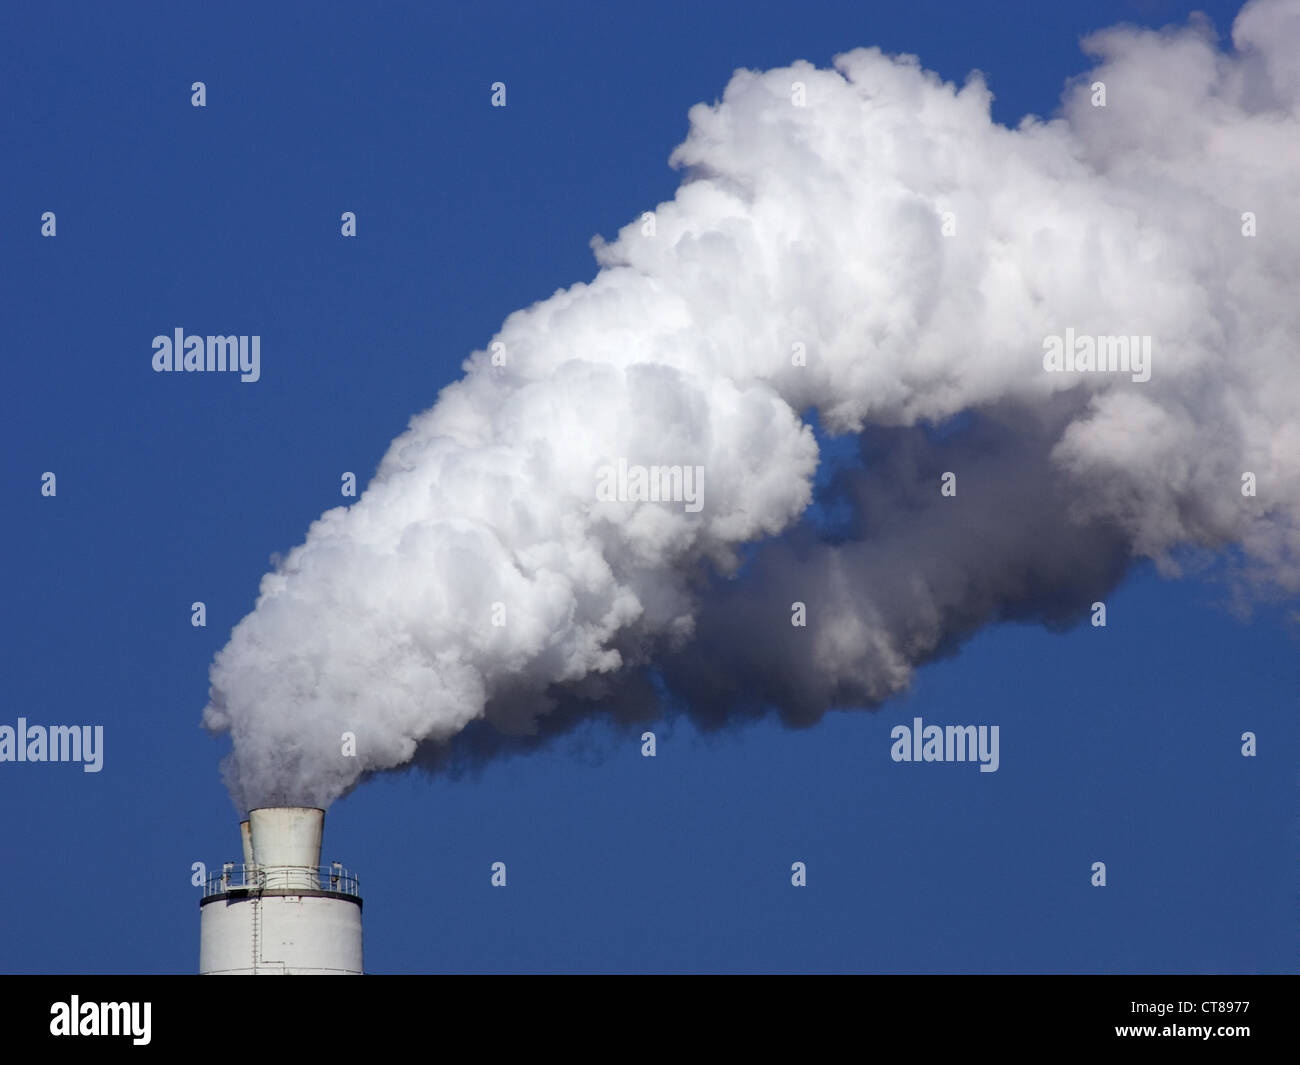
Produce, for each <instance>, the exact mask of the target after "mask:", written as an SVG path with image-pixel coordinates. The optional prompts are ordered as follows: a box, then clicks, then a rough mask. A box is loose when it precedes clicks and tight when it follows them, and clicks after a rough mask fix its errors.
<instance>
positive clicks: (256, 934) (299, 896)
mask: <svg viewBox="0 0 1300 1065" xmlns="http://www.w3.org/2000/svg"><path fill="white" fill-rule="evenodd" d="M324 824H325V811H324V810H317V809H315V808H313V807H306V806H268V807H263V808H262V809H258V810H253V811H251V812H250V813H249V815H248V820H247V821H243V822H241V823H240V826H239V832H240V837H241V840H242V842H243V851H244V861H243V864H236V863H234V862H227V863H225V864H224V865H223V866H222V867H221V872H220V873H212V874H210V875H209V876H208V879H207V884H206V885H205V887H204V889H203V899H202V900H201V901H200V902H199V907H200V909H199V913H200V926H201V930H200V937H199V972H200V973H201V974H204V975H223V974H224V975H250V976H251V975H264V974H268V975H269V974H296V973H303V974H311V973H316V974H331V973H333V974H339V975H346V974H351V975H358V976H359V975H360V974H361V972H362V968H361V895H360V892H359V886H358V884H357V878H356V877H355V876H353V875H352V874H350V873H349V872H348V871H347V870H346V869H344V868H343V867H342V866H341V865H339V863H338V862H334V863H333V864H331V865H330V866H329V867H328V868H321V865H320V844H321V832H322V830H323V828H324Z"/></svg>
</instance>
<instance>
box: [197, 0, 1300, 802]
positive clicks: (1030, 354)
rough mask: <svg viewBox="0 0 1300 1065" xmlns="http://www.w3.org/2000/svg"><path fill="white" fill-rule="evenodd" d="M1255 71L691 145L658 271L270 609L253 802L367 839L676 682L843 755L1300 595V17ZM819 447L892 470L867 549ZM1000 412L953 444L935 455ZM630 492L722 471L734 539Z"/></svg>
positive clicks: (878, 477) (742, 116) (307, 553)
mask: <svg viewBox="0 0 1300 1065" xmlns="http://www.w3.org/2000/svg"><path fill="white" fill-rule="evenodd" d="M1232 38H1233V40H1232V45H1233V47H1231V48H1226V49H1224V50H1221V49H1220V48H1219V46H1218V44H1217V42H1216V40H1215V38H1214V36H1213V33H1212V32H1211V31H1210V30H1208V29H1207V28H1206V27H1205V26H1204V25H1201V24H1199V23H1193V24H1192V25H1191V26H1190V27H1184V28H1181V29H1177V30H1171V31H1166V32H1161V33H1155V32H1146V31H1138V30H1135V29H1132V28H1120V29H1113V30H1108V31H1105V32H1101V33H1098V34H1096V35H1095V36H1093V37H1091V38H1090V39H1088V40H1087V41H1086V42H1085V48H1086V50H1087V51H1088V52H1089V53H1090V54H1092V55H1094V56H1095V57H1096V58H1097V61H1098V65H1097V67H1096V69H1094V70H1093V71H1092V72H1090V73H1089V74H1088V75H1087V76H1085V77H1083V78H1081V79H1078V80H1077V81H1076V82H1073V83H1071V85H1070V86H1068V87H1067V90H1066V92H1065V94H1064V97H1063V103H1062V110H1061V117H1060V118H1058V119H1055V120H1053V121H1050V122H1043V121H1040V120H1037V119H1033V118H1030V119H1026V120H1025V121H1023V122H1022V123H1021V124H1020V126H1019V127H1018V128H1016V129H1014V130H1011V129H1007V128H1005V127H1002V126H999V125H996V124H994V123H993V122H992V121H991V119H990V114H989V103H990V94H989V92H988V90H987V89H986V88H985V85H984V83H983V81H982V80H981V78H980V77H978V76H972V77H971V78H970V79H969V80H968V81H967V82H966V84H965V85H964V86H962V87H960V88H957V87H955V86H953V85H951V84H945V83H942V82H941V81H940V80H939V79H938V78H937V77H935V76H934V75H932V74H930V73H927V72H926V71H924V70H923V69H922V68H921V67H920V65H919V64H918V63H917V62H916V61H915V60H914V59H913V58H911V57H908V56H902V57H889V56H885V55H883V54H881V53H880V52H879V51H877V50H875V49H866V50H857V51H853V52H850V53H848V54H845V55H842V56H840V57H839V58H838V59H837V60H836V61H835V69H834V70H819V69H816V68H814V67H812V66H810V65H808V64H806V63H802V62H800V63H795V64H794V65H793V66H791V67H789V68H786V69H780V70H772V71H768V72H766V73H754V72H750V71H740V72H737V73H736V74H735V75H734V77H733V78H732V80H731V82H730V84H729V85H728V86H727V88H726V92H725V95H724V97H723V99H722V101H721V102H720V103H716V104H714V105H713V106H705V105H699V106H697V107H695V108H693V109H692V111H691V114H690V119H691V128H690V133H689V135H688V137H687V139H686V142H685V143H684V144H682V145H681V146H680V147H679V148H678V149H677V150H676V151H675V152H674V153H673V156H672V160H673V162H674V163H675V164H676V165H679V166H682V167H684V168H685V171H686V180H685V182H684V183H683V184H682V186H681V187H680V189H679V190H678V192H677V194H676V196H675V198H674V199H673V201H672V202H671V203H665V204H661V205H660V206H659V207H658V208H657V209H656V211H655V215H656V219H655V221H656V228H655V232H654V235H653V236H646V235H643V233H642V227H641V223H640V221H639V220H638V221H637V222H635V223H633V224H632V225H629V226H628V227H627V228H626V229H624V230H623V232H622V233H621V234H620V235H619V238H618V240H616V241H615V242H613V243H609V244H606V243H602V242H600V241H596V242H595V250H596V256H597V259H598V261H599V263H600V266H601V270H600V273H599V274H598V276H597V277H596V278H595V280H593V281H592V282H591V283H590V284H578V285H575V286H573V287H572V288H569V289H567V290H564V291H560V292H557V293H556V294H555V295H554V296H552V297H551V298H550V299H548V300H545V301H543V302H541V303H538V304H536V305H535V306H533V307H531V308H529V309H527V310H523V311H519V312H517V313H515V314H513V315H511V316H510V317H509V318H508V319H507V320H506V322H505V323H504V325H503V326H502V327H501V330H500V332H499V333H498V334H497V336H496V337H495V338H493V339H494V341H500V342H501V343H502V344H504V346H505V347H504V351H505V353H506V361H505V365H504V366H494V365H492V360H491V356H490V354H489V353H488V352H487V351H484V352H479V353H476V354H475V355H474V356H473V357H472V358H470V359H469V360H468V361H467V363H466V366H465V369H466V374H465V376H464V378H463V379H462V380H460V381H458V382H456V383H455V384H452V385H450V386H449V387H447V388H446V389H445V390H444V391H443V392H442V394H441V395H440V397H439V398H438V401H437V403H436V405H435V406H434V407H432V408H431V409H430V410H428V411H426V412H424V413H423V414H420V415H418V416H417V417H415V418H414V419H412V422H411V424H410V427H409V428H408V429H407V431H406V432H405V433H403V434H402V435H401V436H400V437H398V438H397V439H396V440H395V441H394V442H393V444H392V446H391V447H390V449H389V451H388V453H387V455H386V456H385V458H384V459H383V462H382V464H381V465H380V468H379V470H378V472H377V473H376V475H375V477H374V479H373V480H372V481H371V483H370V485H369V487H368V488H367V489H366V491H365V493H364V495H363V496H362V497H361V498H360V499H358V500H357V501H356V503H355V504H354V505H352V506H351V507H349V508H343V507H339V508H336V509H334V510H330V511H328V512H326V513H325V514H323V515H322V516H321V518H320V519H319V520H318V521H317V522H315V523H314V524H313V525H312V527H311V529H310V531H309V532H308V535H307V538H306V541H305V542H304V543H303V544H302V545H301V546H299V547H297V548H295V549H294V550H293V551H292V552H290V553H289V555H288V556H287V557H286V558H285V559H283V561H282V562H281V563H280V564H279V565H278V567H277V569H276V571H275V572H274V573H270V574H268V575H266V576H265V577H264V578H263V580H262V584H261V593H260V597H259V599H258V602H257V606H256V609H255V610H254V612H253V613H251V614H249V615H248V616H247V617H246V618H244V619H243V620H242V621H241V622H240V623H239V624H238V625H237V626H236V627H235V629H234V632H233V634H232V636H231V639H230V642H229V644H228V645H227V646H226V647H225V649H224V650H222V651H221V652H220V653H219V654H218V655H217V657H216V659H215V661H214V664H213V666H212V670H211V685H212V686H211V698H210V703H209V705H208V707H207V708H206V710H205V712H204V723H205V725H206V726H207V727H208V728H209V729H210V730H212V731H213V732H216V733H229V734H230V735H231V737H232V739H233V749H232V753H231V755H230V757H229V758H228V760H227V764H226V767H225V768H226V775H227V779H228V782H229V784H230V787H231V791H232V795H233V796H234V798H235V801H236V803H238V804H239V805H242V806H252V805H258V804H262V803H266V802H279V801H288V802H304V803H315V804H320V805H326V804H328V803H329V802H330V801H332V800H333V799H334V798H336V797H338V796H339V795H341V794H343V793H344V792H346V791H347V790H348V789H349V788H350V787H351V786H353V785H354V784H355V783H356V782H357V780H358V778H359V777H360V775H361V774H363V773H365V772H369V771H375V770H380V769H386V768H390V767H396V766H400V765H402V764H404V763H407V762H408V761H410V760H411V759H412V758H413V756H415V755H416V753H417V747H419V748H420V750H421V751H426V750H428V749H430V745H431V744H436V743H437V741H441V740H446V739H448V738H450V737H452V736H454V735H455V734H457V733H458V732H459V731H460V730H461V729H463V728H464V727H465V726H466V725H467V724H468V723H469V722H471V721H473V720H475V719H476V718H480V717H483V716H484V715H485V714H486V715H487V717H488V718H489V719H490V720H494V721H495V723H496V724H497V726H498V727H499V728H501V729H503V730H504V731H507V732H515V733H523V734H527V733H529V732H537V731H538V730H539V729H541V730H543V731H544V730H545V729H546V727H547V723H546V722H547V720H548V719H547V718H546V717H545V715H546V714H547V712H548V710H552V709H555V708H559V709H557V715H558V716H563V713H562V712H561V711H562V710H563V706H564V705H567V704H566V700H571V699H572V698H578V697H581V698H587V699H589V700H591V701H592V702H591V705H592V706H593V707H595V706H596V705H597V704H599V703H600V702H601V701H602V700H604V701H605V703H606V704H608V702H609V700H610V699H613V698H617V697H618V695H619V693H620V691H622V692H623V693H624V694H625V695H628V696H629V697H630V693H631V692H632V691H633V689H634V688H635V686H636V685H635V683H634V682H633V678H635V677H636V676H638V675H639V676H641V678H642V680H644V672H645V670H644V667H646V666H647V665H653V666H655V667H656V668H661V669H662V670H663V672H662V673H661V674H659V675H660V676H661V677H663V678H666V681H667V683H668V685H669V686H670V687H671V688H672V689H673V690H675V691H676V692H678V693H679V694H680V693H687V695H688V696H689V697H690V698H692V699H694V700H696V701H697V704H698V705H697V708H698V709H700V710H701V711H702V712H705V713H706V716H707V714H708V713H712V714H715V715H718V716H725V706H724V704H726V703H728V702H729V701H730V702H738V703H745V704H752V705H755V706H759V705H767V706H776V707H778V708H780V709H781V710H782V712H783V713H785V714H786V715H787V717H788V719H789V720H791V721H795V722H797V721H801V720H803V721H807V720H813V719H815V718H816V717H817V716H818V715H820V714H821V713H822V712H824V711H825V710H826V709H828V708H829V707H831V706H833V705H854V704H856V705H861V703H862V702H864V701H868V700H873V699H881V698H884V697H886V696H887V695H889V694H890V693H891V692H893V691H896V690H898V689H899V688H901V687H902V686H905V685H906V684H907V683H908V679H909V676H910V673H911V670H912V667H913V666H914V665H915V664H916V663H917V662H920V661H923V660H924V659H925V658H927V657H929V656H931V655H933V654H937V653H942V652H943V651H944V650H945V648H946V646H947V645H948V644H949V643H951V641H952V640H954V639H958V638H960V636H961V635H962V634H963V633H965V632H967V631H969V630H970V629H971V628H972V627H974V626H976V625H978V624H981V623H983V622H984V621H987V620H990V619H994V618H998V617H1007V616H1015V615H1016V614H1017V612H1021V613H1024V614H1027V615H1032V616H1036V617H1039V618H1040V619H1043V620H1047V621H1049V623H1050V622H1051V621H1052V620H1057V621H1060V620H1061V619H1062V618H1064V617H1066V616H1067V615H1069V612H1070V610H1071V609H1073V608H1074V605H1075V602H1074V601H1075V600H1077V599H1080V598H1081V599H1082V601H1084V602H1087V601H1090V600H1091V598H1092V597H1094V596H1095V594H1096V593H1097V591H1098V590H1104V589H1105V588H1106V587H1109V586H1110V585H1111V584H1113V582H1114V580H1116V579H1117V578H1118V576H1119V575H1120V574H1121V573H1122V571H1123V568H1124V566H1125V565H1126V564H1127V563H1128V562H1129V560H1131V559H1132V558H1135V557H1151V558H1155V559H1157V560H1161V561H1162V562H1163V563H1164V564H1167V565H1168V564H1169V553H1170V552H1171V551H1173V550H1174V549H1176V548H1179V547H1180V546H1186V545H1190V546H1191V547H1193V548H1202V549H1211V550H1217V549H1221V548H1224V547H1226V546H1228V545H1238V547H1237V550H1236V551H1235V553H1234V557H1235V558H1236V559H1237V560H1238V563H1240V564H1244V565H1245V566H1246V569H1247V571H1248V573H1249V574H1253V575H1254V576H1255V577H1256V578H1260V577H1261V576H1262V577H1263V579H1266V580H1270V581H1273V582H1276V583H1277V584H1279V585H1280V586H1282V587H1283V588H1284V589H1289V590H1295V589H1297V588H1300V564H1298V557H1300V555H1298V552H1297V548H1300V520H1298V519H1300V419H1298V418H1297V412H1298V411H1300V367H1298V366H1297V350H1296V344H1297V338H1300V298H1298V291H1297V282H1298V281H1300V211H1297V210H1296V196H1297V193H1298V192H1300V59H1298V58H1297V57H1298V56H1300V6H1297V4H1295V3H1291V2H1285V0H1277V2H1273V0H1265V2H1257V3H1252V4H1250V5H1248V6H1247V7H1246V8H1245V9H1244V10H1243V11H1242V12H1241V14H1240V15H1239V16H1238V19H1237V21H1236V23H1235V25H1234V28H1233V33H1232ZM1095 81H1101V82H1104V83H1105V86H1106V97H1107V103H1106V106H1105V107H1094V106H1093V105H1092V103H1091V101H1090V97H1091V95H1092V90H1091V89H1090V85H1091V83H1092V82H1095ZM794 82H802V83H804V85H805V86H806V106H803V107H798V106H795V105H794V104H793V102H792V83H794ZM1245 211H1250V212H1254V214H1255V217H1256V219H1257V226H1258V236H1255V237H1246V236H1243V234H1242V213H1243V212H1245ZM943 212H952V213H953V214H954V215H955V219H956V233H955V234H954V235H950V236H945V235H944V234H943V232H942V231H941V220H942V216H943ZM1067 327H1071V328H1073V329H1074V330H1075V332H1076V334H1090V335H1112V334H1122V335H1126V336H1127V335H1149V336H1151V337H1152V338H1153V363H1152V370H1151V378H1150V380H1149V381H1147V382H1145V383H1137V382H1134V381H1133V380H1131V377H1130V376H1129V375H1127V374H1115V373H1111V374H1086V375H1074V374H1055V373H1047V372H1045V371H1044V369H1043V362H1042V359H1043V339H1044V337H1046V336H1048V335H1054V334H1055V335H1059V334H1062V333H1063V332H1064V330H1065V329H1066V328H1067ZM796 343H802V344H803V345H805V346H806V351H807V361H806V365H802V366H800V365H795V364H793V362H792V357H791V355H792V349H793V345H794V344H796ZM489 349H490V345H489ZM810 409H815V411H816V412H817V417H818V418H819V419H820V423H821V425H822V426H823V428H824V429H826V430H828V431H829V432H831V433H833V434H849V433H856V434H861V440H862V447H863V454H864V456H865V458H864V465H863V466H862V467H860V468H859V469H857V471H856V472H853V471H849V472H846V473H845V475H844V479H843V480H842V481H841V482H840V486H839V491H840V493H841V495H842V497H843V499H846V500H848V502H849V505H850V506H851V508H852V510H853V513H854V515H855V522H856V524H855V525H854V528H853V530H852V532H851V533H850V534H848V535H847V536H841V537H839V538H838V539H837V540H835V541H834V542H831V541H830V540H829V539H827V538H826V537H824V536H818V535H817V534H816V533H815V532H812V531H810V527H809V523H808V521H807V520H806V514H805V511H806V510H807V508H808V507H809V504H810V501H811V500H812V498H813V477H814V474H815V472H816V470H817V466H818V461H819V454H818V446H817V443H816V440H815V438H814V435H813V433H812V431H811V429H810V428H809V427H808V426H807V425H806V424H805V423H804V421H803V416H804V415H806V414H807V413H808V412H809V410H810ZM961 412H973V415H974V416H975V417H976V421H975V422H974V423H973V427H972V428H970V429H969V430H968V431H967V432H965V433H962V432H958V433H957V434H956V437H955V438H954V439H953V440H949V441H946V442H945V441H940V440H938V439H937V438H935V436H934V434H933V433H927V432H926V431H925V430H924V429H923V428H921V427H922V426H924V425H925V424H937V423H939V422H941V421H942V420H944V419H947V418H950V417H951V416H953V415H956V414H959V413H961ZM620 458H625V459H626V460H627V461H628V462H629V463H632V464H643V465H647V466H649V465H655V464H681V465H692V466H694V465H698V466H702V467H703V469H704V471H705V476H704V497H703V498H704V506H703V508H702V509H701V510H700V511H699V512H698V513H692V512H688V511H687V510H686V509H685V508H684V507H683V506H682V505H680V504H677V505H673V504H667V503H650V502H646V503H636V502H626V503H619V502H601V501H598V499H597V497H596V490H595V489H596V482H597V471H598V468H599V467H601V466H602V465H605V464H613V463H616V462H617V461H618V459H620ZM944 470H953V471H954V472H956V473H957V475H958V479H959V480H958V484H959V489H958V496H957V497H956V498H955V499H942V498H941V497H940V495H939V474H940V473H941V472H943V471H944ZM1246 471H1250V472H1252V473H1254V474H1255V475H1256V477H1257V480H1258V486H1259V488H1258V493H1259V494H1258V496H1257V497H1256V498H1246V497H1243V495H1242V492H1241V477H1242V474H1243V472H1246ZM801 516H803V518H804V520H801ZM760 542H761V545H760V546H758V547H755V548H746V550H747V551H749V552H750V553H751V556H752V557H749V558H747V559H746V560H745V562H744V564H743V565H742V564H741V556H740V553H739V550H740V549H741V548H742V547H744V545H750V544H759V543H760ZM755 552H756V553H755ZM796 599H798V600H801V601H804V602H806V603H807V604H808V611H809V615H810V622H809V627H808V628H807V629H803V630H800V629H794V628H792V626H791V625H790V604H791V602H792V601H793V600H796ZM493 604H501V605H502V606H503V607H504V622H505V623H504V624H503V625H494V624H493V620H494V618H493V609H494V607H493ZM1058 607H1060V608H1061V609H1057V608H1058ZM499 609H500V608H498V610H499ZM496 620H502V618H501V616H500V614H498V616H497V619H496ZM706 702H707V704H708V706H707V708H706V707H705V705H704V704H705V703H706ZM494 708H495V711H494ZM606 708H608V707H606ZM344 732H353V733H354V734H355V735H356V755H357V756H356V757H355V758H349V757H343V756H342V755H341V742H340V737H341V735H342V734H343V733H344Z"/></svg>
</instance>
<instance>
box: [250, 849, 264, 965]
mask: <svg viewBox="0 0 1300 1065" xmlns="http://www.w3.org/2000/svg"><path fill="white" fill-rule="evenodd" d="M264 884H265V880H263V878H262V874H261V870H260V869H259V870H258V872H257V879H256V881H255V882H254V887H253V888H252V889H251V890H250V891H249V893H248V904H249V905H250V906H252V907H253V913H252V916H251V924H252V933H253V935H252V939H253V975H254V976H256V975H257V966H258V963H259V962H260V961H261V960H262V887H263V885H264Z"/></svg>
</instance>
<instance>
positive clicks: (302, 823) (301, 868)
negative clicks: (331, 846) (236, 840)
mask: <svg viewBox="0 0 1300 1065" xmlns="http://www.w3.org/2000/svg"><path fill="white" fill-rule="evenodd" d="M248 819H249V822H250V834H251V835H252V846H253V864H254V865H257V866H259V867H260V868H261V869H262V872H263V875H264V876H265V877H266V880H265V885H264V886H265V887H276V888H289V887H303V888H308V889H310V888H313V887H316V886H317V883H316V879H315V878H316V868H317V866H319V865H320V841H321V833H322V831H323V830H324V825H325V811H324V810H320V809H316V808H314V807H309V806H267V807H263V808H261V809H259V810H253V811H251V812H250V813H249V815H248Z"/></svg>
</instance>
